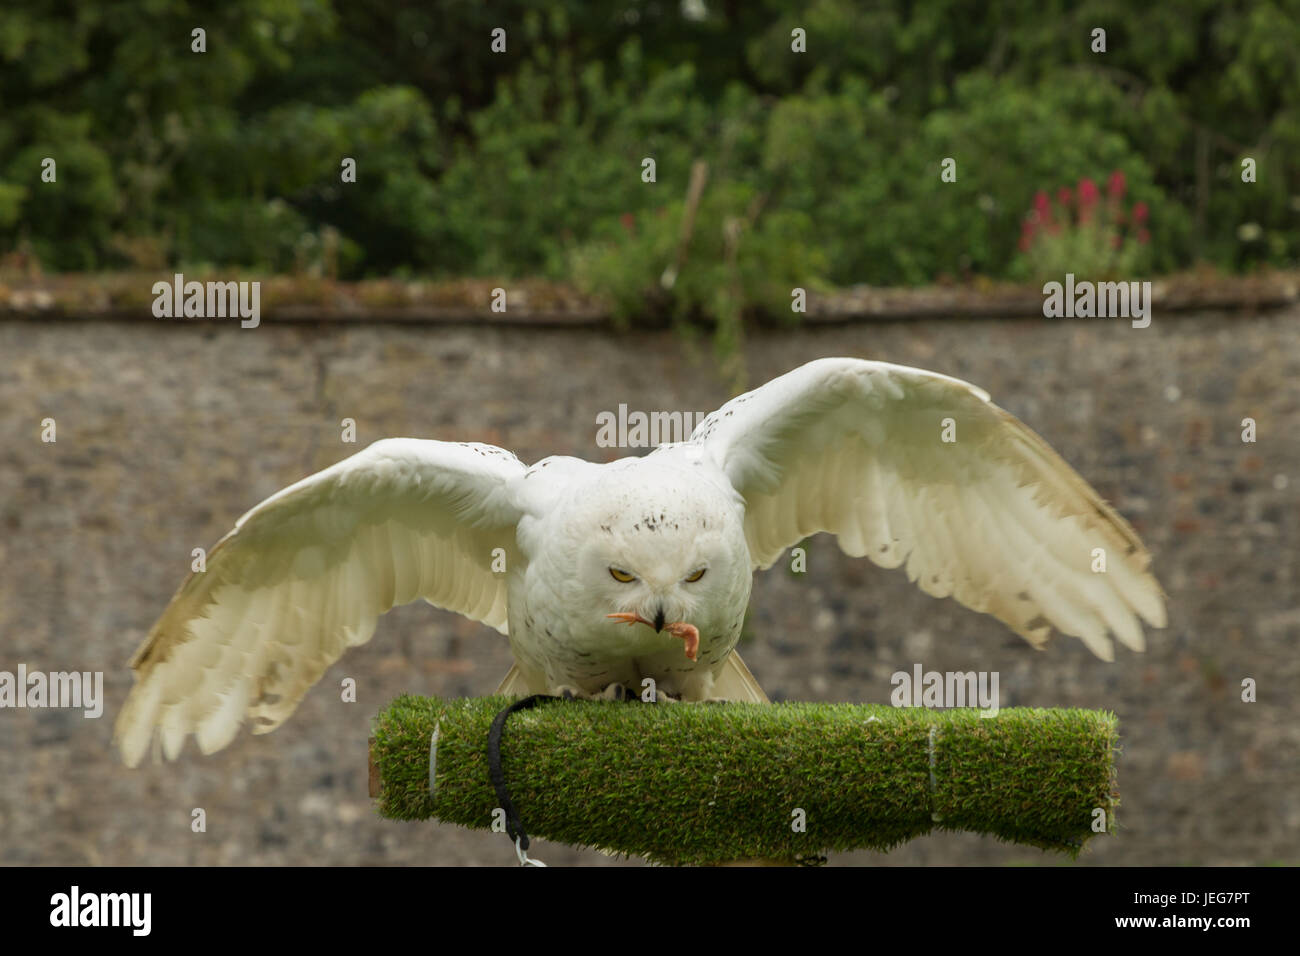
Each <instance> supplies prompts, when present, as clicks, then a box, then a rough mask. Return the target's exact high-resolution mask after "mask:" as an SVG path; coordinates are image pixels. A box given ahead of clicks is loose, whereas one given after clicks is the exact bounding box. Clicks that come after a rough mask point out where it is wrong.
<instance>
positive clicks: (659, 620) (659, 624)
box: [655, 604, 664, 634]
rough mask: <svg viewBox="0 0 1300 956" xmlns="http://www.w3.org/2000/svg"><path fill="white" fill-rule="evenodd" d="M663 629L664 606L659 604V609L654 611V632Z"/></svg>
mask: <svg viewBox="0 0 1300 956" xmlns="http://www.w3.org/2000/svg"><path fill="white" fill-rule="evenodd" d="M663 629H664V608H663V605H662V604H661V605H659V610H658V611H656V612H655V633H656V634H658V633H659V632H660V631H662V630H663Z"/></svg>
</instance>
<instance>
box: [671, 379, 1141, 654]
mask: <svg viewBox="0 0 1300 956" xmlns="http://www.w3.org/2000/svg"><path fill="white" fill-rule="evenodd" d="M690 443H691V444H695V445H697V446H699V449H700V450H701V452H702V453H703V454H704V455H705V456H706V457H707V458H709V459H710V460H712V462H713V463H714V464H716V465H717V466H718V467H719V468H721V469H722V470H723V471H724V472H725V473H726V475H727V478H728V479H729V480H730V482H731V484H732V486H733V487H734V488H735V489H736V490H737V491H738V492H739V493H740V494H741V495H742V496H743V497H744V499H745V502H746V518H745V534H746V537H747V538H748V543H749V550H750V555H751V557H752V559H753V561H754V565H755V566H756V567H764V568H765V567H769V566H770V565H771V564H772V563H773V562H774V561H775V560H776V559H777V557H779V556H780V554H781V552H782V551H784V550H785V549H786V548H787V547H789V546H791V545H793V544H796V543H797V542H799V541H801V540H803V539H804V538H805V537H807V536H808V535H810V534H813V533H815V532H818V531H829V532H832V533H833V534H835V535H836V536H837V539H838V541H839V545H840V547H841V548H842V549H843V550H844V551H845V552H846V553H848V554H851V555H854V556H857V557H860V556H863V555H865V556H867V557H869V558H871V560H872V561H873V562H875V563H876V564H878V565H880V566H881V567H885V568H895V567H898V566H899V565H901V564H903V562H906V563H907V574H908V577H909V578H910V579H911V580H912V581H914V582H916V583H917V584H918V585H919V586H920V587H921V589H922V590H924V591H925V592H926V593H927V594H931V595H934V596H935V597H952V598H954V599H955V600H957V601H958V602H960V603H962V604H964V605H966V606H967V607H969V608H972V609H974V610H976V611H980V612H983V613H987V614H991V615H993V616H994V617H996V618H997V619H998V620H1000V621H1002V622H1003V623H1005V624H1006V625H1007V626H1008V627H1010V628H1011V629H1012V630H1013V631H1015V632H1016V633H1017V634H1019V635H1020V636H1021V637H1023V638H1025V639H1026V640H1027V641H1029V642H1030V643H1031V644H1033V645H1034V646H1035V647H1041V646H1043V644H1044V643H1045V642H1046V641H1047V639H1048V638H1049V637H1050V636H1051V633H1052V629H1053V628H1056V629H1057V630H1059V631H1061V632H1063V633H1065V634H1070V635H1073V636H1075V637H1078V638H1080V639H1082V640H1083V642H1084V643H1085V644H1086V645H1087V646H1088V648H1089V649H1090V650H1091V651H1092V652H1093V653H1094V654H1096V655H1097V656H1098V657H1100V658H1102V659H1104V660H1108V661H1109V660H1113V659H1114V647H1113V645H1112V643H1111V639H1110V634H1112V633H1113V634H1114V636H1115V637H1117V638H1118V639H1119V641H1120V642H1121V643H1123V644H1124V645H1126V646H1127V647H1130V648H1132V649H1133V650H1136V651H1140V650H1142V649H1143V648H1144V639H1143V633H1142V625H1141V623H1140V622H1139V618H1140V619H1141V620H1144V621H1146V623H1147V624H1149V625H1151V626H1154V627H1163V626H1164V625H1165V602H1164V594H1163V592H1162V591H1161V589H1160V585H1159V584H1158V583H1157V582H1156V580H1155V578H1154V577H1153V576H1152V575H1151V573H1150V572H1149V571H1148V570H1147V566H1148V564H1149V563H1150V560H1151V558H1150V555H1149V554H1148V553H1147V551H1146V549H1145V548H1144V547H1143V546H1142V542H1141V541H1140V540H1139V539H1138V536H1137V534H1136V532H1134V530H1133V528H1132V527H1130V526H1129V524H1128V522H1126V521H1125V520H1124V519H1123V518H1122V517H1120V515H1119V514H1118V513H1116V512H1115V510H1114V509H1113V508H1111V507H1110V506H1109V505H1108V504H1106V502H1105V501H1103V500H1102V498H1101V496H1100V495H1098V494H1097V492H1096V491H1095V490H1094V489H1093V488H1092V487H1091V486H1090V485H1089V484H1088V483H1087V482H1086V481H1084V480H1083V479H1082V478H1081V477H1080V476H1079V475H1078V474H1077V473H1076V472H1075V471H1074V469H1072V468H1071V467H1070V466H1069V465H1068V464H1066V462H1065V461H1064V459H1062V458H1061V456H1060V455H1058V454H1057V453H1056V452H1054V451H1053V450H1052V449H1051V448H1050V447H1049V446H1048V444H1047V443H1046V442H1045V441H1043V439H1041V438H1040V437H1039V436H1038V435H1036V434H1034V432H1032V431H1031V430H1030V429H1029V428H1028V427H1027V426H1026V425H1025V424H1024V423H1022V422H1021V421H1019V420H1018V419H1016V418H1015V417H1014V416H1013V415H1011V414H1009V413H1008V412H1006V411H1004V410H1003V409H1001V408H999V407H998V406H996V405H994V404H993V403H992V402H991V401H990V400H989V396H988V394H987V393H985V392H984V391H982V390H981V389H979V388H976V387H975V386H973V385H970V384H968V383H966V382H963V381H960V380H959V379H955V378H949V377H948V376H946V375H940V374H938V373H935V372H927V371H924V370H922V369H916V368H908V367H906V366H901V365H891V364H889V363H885V362H868V361H863V360H860V359H849V358H828V359H820V360H818V361H814V362H809V363H808V364H807V365H803V366H801V367H800V368H797V369H795V370H794V371H792V372H789V373H787V374H785V375H782V376H780V377H779V378H775V379H773V380H772V381H770V382H768V383H767V384H766V385H763V386H761V387H759V388H757V389H755V390H754V391H752V392H748V393H746V394H744V395H740V396H738V397H737V398H734V399H732V400H731V401H730V402H728V403H727V404H725V405H723V406H722V407H721V408H720V409H718V410H717V411H716V412H713V413H711V414H710V415H709V416H708V417H706V418H705V420H704V421H703V422H701V423H700V425H699V426H698V427H697V428H696V429H695V432H694V434H692V436H691V439H690ZM1097 549H1101V553H1099V552H1098V551H1097ZM1102 561H1104V562H1105V564H1104V567H1105V570H1104V571H1100V570H1094V568H1100V567H1101V566H1102V564H1101V562H1102Z"/></svg>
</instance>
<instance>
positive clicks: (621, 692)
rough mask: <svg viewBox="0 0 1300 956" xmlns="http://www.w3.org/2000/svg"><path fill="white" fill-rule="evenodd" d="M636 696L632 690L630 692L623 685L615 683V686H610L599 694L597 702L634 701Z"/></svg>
mask: <svg viewBox="0 0 1300 956" xmlns="http://www.w3.org/2000/svg"><path fill="white" fill-rule="evenodd" d="M635 696H636V695H635V694H633V693H632V692H631V691H630V690H628V689H627V688H626V687H624V686H623V685H622V684H620V683H618V682H617V681H615V682H614V683H613V684H610V685H609V686H608V687H606V688H605V689H604V690H602V691H601V692H600V693H599V694H597V695H596V698H595V699H596V700H632V699H633V698H634V697H635Z"/></svg>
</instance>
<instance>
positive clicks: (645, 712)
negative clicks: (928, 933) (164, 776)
mask: <svg viewBox="0 0 1300 956" xmlns="http://www.w3.org/2000/svg"><path fill="white" fill-rule="evenodd" d="M511 700H512V698H508V697H487V698H476V699H468V700H441V699H438V698H425V697H411V696H404V697H399V698H398V699H397V700H395V701H394V702H393V703H392V704H391V705H390V706H389V708H388V709H387V710H385V711H384V712H382V713H381V714H379V715H378V717H377V718H376V719H375V725H374V735H375V742H374V744H373V746H372V757H373V759H374V761H375V763H376V765H377V766H378V768H379V772H380V779H381V792H380V796H379V806H378V810H379V813H380V815H382V816H385V817H388V818H390V819H395V820H424V819H429V818H435V819H438V820H443V821H446V822H451V823H458V824H460V825H462V826H467V827H474V828H478V829H487V828H489V827H490V826H491V824H492V820H493V811H494V810H495V809H496V807H497V806H498V801H497V798H496V795H495V792H494V791H493V788H492V785H491V783H490V781H489V777H488V768H487V735H488V728H489V727H490V726H491V723H492V720H493V718H494V717H495V715H496V714H497V713H498V712H499V711H500V710H501V708H503V707H504V706H506V705H507V704H508V703H510V701H511ZM435 724H436V725H437V727H438V744H437V751H436V780H435V784H436V785H435V788H434V790H433V792H432V793H430V789H429V744H430V738H431V736H432V733H433V730H434V726H435ZM1116 728H1117V724H1116V720H1115V717H1114V715H1112V714H1108V713H1103V712H1097V711H1088V710H1039V709H1030V708H1013V709H1007V710H1002V711H1001V712H1000V713H999V714H998V716H997V717H993V718H987V719H985V718H981V717H979V715H978V712H977V711H975V710H971V709H957V710H924V709H920V708H895V707H887V706H881V705H866V706H860V705H852V704H808V703H785V704H675V705H669V704H665V705H647V704H641V703H639V702H633V703H616V702H613V701H547V702H543V703H541V704H539V705H538V706H537V707H535V708H533V709H531V710H526V711H519V712H517V713H515V714H513V715H511V717H510V719H509V721H508V722H507V724H506V730H505V734H504V736H503V743H502V748H501V760H502V768H503V770H504V772H505V776H506V780H507V781H508V782H509V786H510V792H511V796H512V800H513V801H514V803H515V806H516V808H517V810H518V812H519V815H520V819H521V820H522V821H523V823H524V827H525V829H526V830H527V832H528V833H529V835H530V836H536V837H543V838H545V839H549V840H555V841H558V842H561V843H569V844H573V845H576V846H596V847H601V848H604V849H607V850H610V851H613V852H616V853H623V854H629V855H637V856H645V857H648V858H650V859H652V860H654V861H657V862H661V863H672V864H708V863H717V862H722V861H726V860H735V859H749V858H755V857H761V858H768V859H787V860H793V859H795V858H796V857H798V856H803V857H811V856H816V855H819V854H822V853H825V852H828V851H845V850H854V849H863V848H870V849H876V850H888V849H892V848H893V847H896V846H898V845H899V844H900V843H903V842H904V841H906V840H910V839H912V838H914V837H917V836H921V835H923V834H926V833H929V832H931V831H933V830H936V829H938V830H953V831H956V830H963V831H968V832H974V833H982V834H987V835H991V836H994V837H997V838H998V839H1002V840H1010V841H1014V842H1017V843H1023V844H1026V845H1029V846H1036V847H1040V848H1042V849H1045V850H1056V851H1060V852H1064V853H1066V854H1068V855H1070V856H1075V855H1077V854H1078V852H1079V850H1080V849H1081V847H1082V846H1083V844H1084V842H1086V841H1087V840H1088V839H1089V838H1091V837H1092V836H1094V835H1095V834H1094V832H1093V830H1092V822H1093V812H1094V809H1095V808H1098V807H1101V808H1103V809H1104V810H1105V812H1106V829H1108V830H1109V829H1111V827H1112V825H1113V810H1114V807H1115V805H1116V804H1117V802H1118V795H1117V792H1116V790H1115V768H1114V753H1115V749H1116V744H1117V739H1118V734H1117V729H1116ZM795 808H798V809H801V810H803V811H804V813H805V815H806V821H807V825H806V830H804V831H800V830H798V829H796V828H794V827H793V826H792V823H793V821H794V817H792V811H793V810H794V809H795ZM502 847H503V852H509V851H508V849H507V848H506V841H505V840H504V839H503V840H502Z"/></svg>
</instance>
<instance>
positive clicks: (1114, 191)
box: [1106, 169, 1126, 199]
mask: <svg viewBox="0 0 1300 956" xmlns="http://www.w3.org/2000/svg"><path fill="white" fill-rule="evenodd" d="M1125 185H1126V184H1125V182H1124V170H1122V169H1117V170H1115V171H1114V172H1113V173H1111V174H1110V182H1108V183H1107V184H1106V193H1107V194H1108V195H1109V196H1110V198H1111V199H1119V198H1120V197H1121V196H1123V195H1124V186H1125Z"/></svg>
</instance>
